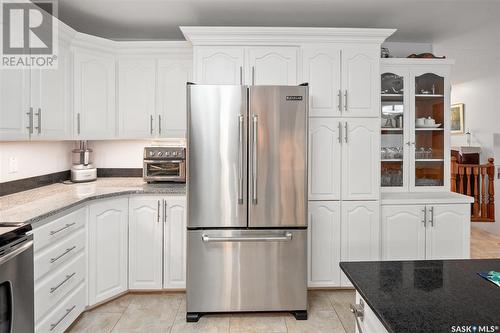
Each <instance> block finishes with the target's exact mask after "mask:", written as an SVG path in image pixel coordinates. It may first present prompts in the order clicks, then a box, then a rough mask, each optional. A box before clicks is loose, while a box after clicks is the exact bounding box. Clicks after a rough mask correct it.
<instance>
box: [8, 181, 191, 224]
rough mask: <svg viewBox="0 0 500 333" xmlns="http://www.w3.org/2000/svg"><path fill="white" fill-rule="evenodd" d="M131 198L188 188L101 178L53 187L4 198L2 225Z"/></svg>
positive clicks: (173, 193) (176, 192)
mask: <svg viewBox="0 0 500 333" xmlns="http://www.w3.org/2000/svg"><path fill="white" fill-rule="evenodd" d="M128 194H163V195H185V194H186V185H185V184H175V183H163V184H147V183H145V182H144V181H143V180H142V178H99V179H97V181H95V182H91V183H81V184H69V185H66V184H62V183H60V184H52V185H49V186H44V187H39V188H36V189H33V190H29V191H24V192H19V193H15V194H11V195H6V196H3V197H0V223H4V222H26V223H35V222H38V221H40V220H43V219H45V218H47V217H50V216H52V215H55V214H58V213H60V212H62V211H64V210H67V209H70V208H72V207H75V206H77V205H80V204H82V203H84V202H87V201H90V200H95V199H102V198H108V197H115V196H120V195H128Z"/></svg>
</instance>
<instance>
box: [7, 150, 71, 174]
mask: <svg viewBox="0 0 500 333" xmlns="http://www.w3.org/2000/svg"><path fill="white" fill-rule="evenodd" d="M72 147H73V144H72V142H69V141H59V142H0V183H3V182H7V181H11V180H16V179H21V178H28V177H34V176H41V175H45V174H49V173H54V172H59V171H65V170H69V168H70V167H71V149H72ZM12 159H14V161H13V162H11V160H12ZM16 161H17V162H16ZM10 164H17V172H11V171H12V170H11V165H10ZM12 167H13V168H14V169H15V168H16V167H15V165H12Z"/></svg>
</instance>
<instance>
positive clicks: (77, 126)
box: [76, 113, 80, 135]
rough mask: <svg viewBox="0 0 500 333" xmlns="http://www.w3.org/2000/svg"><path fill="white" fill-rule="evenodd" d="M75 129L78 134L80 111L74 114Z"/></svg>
mask: <svg viewBox="0 0 500 333" xmlns="http://www.w3.org/2000/svg"><path fill="white" fill-rule="evenodd" d="M76 131H77V133H78V135H80V113H77V114H76Z"/></svg>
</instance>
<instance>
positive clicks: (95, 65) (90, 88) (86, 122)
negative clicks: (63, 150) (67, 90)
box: [74, 50, 116, 140]
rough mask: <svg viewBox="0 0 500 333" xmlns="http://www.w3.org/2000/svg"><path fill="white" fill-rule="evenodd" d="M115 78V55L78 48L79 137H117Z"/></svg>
mask: <svg viewBox="0 0 500 333" xmlns="http://www.w3.org/2000/svg"><path fill="white" fill-rule="evenodd" d="M115 79H116V77H115V58H114V57H113V56H111V55H108V54H103V53H93V52H86V51H82V50H75V53H74V90H75V94H74V112H75V120H74V124H75V125H74V128H75V131H74V134H75V135H74V136H75V138H77V139H85V140H91V139H108V138H114V137H115V134H116V133H115V132H116V110H115V95H116V93H115Z"/></svg>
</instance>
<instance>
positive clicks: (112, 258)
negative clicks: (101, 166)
mask: <svg viewBox="0 0 500 333" xmlns="http://www.w3.org/2000/svg"><path fill="white" fill-rule="evenodd" d="M127 231H128V198H120V199H111V200H103V201H100V202H96V203H93V204H91V205H90V207H89V225H88V239H89V246H88V249H89V250H88V251H89V252H88V253H89V263H88V276H89V281H88V282H89V305H94V304H96V303H99V302H102V301H105V300H106V299H108V298H110V297H113V296H115V295H118V294H120V293H121V292H124V291H126V290H127V288H128V284H127V253H128V239H127V235H128V232H127Z"/></svg>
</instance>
